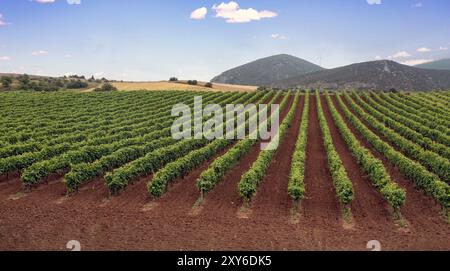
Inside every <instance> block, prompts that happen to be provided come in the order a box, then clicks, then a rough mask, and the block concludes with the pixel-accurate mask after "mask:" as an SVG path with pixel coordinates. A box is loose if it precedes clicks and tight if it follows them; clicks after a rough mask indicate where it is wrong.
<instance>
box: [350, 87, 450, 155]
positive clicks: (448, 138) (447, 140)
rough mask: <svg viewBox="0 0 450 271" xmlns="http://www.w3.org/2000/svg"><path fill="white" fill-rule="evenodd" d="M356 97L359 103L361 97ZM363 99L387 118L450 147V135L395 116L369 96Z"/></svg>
mask: <svg viewBox="0 0 450 271" xmlns="http://www.w3.org/2000/svg"><path fill="white" fill-rule="evenodd" d="M355 97H356V99H357V100H358V101H360V100H362V99H361V97H359V96H358V95H357V96H355ZM363 97H364V98H365V99H366V100H367V101H368V102H369V103H370V105H372V106H373V107H374V108H375V109H376V110H378V111H379V112H381V113H383V114H385V115H387V116H390V117H391V118H393V119H395V120H396V121H398V122H400V123H402V124H404V125H406V126H409V127H410V128H411V129H413V130H415V131H417V132H419V133H421V134H422V135H424V136H426V137H428V138H430V139H432V140H433V141H436V142H439V143H441V144H443V145H445V146H447V147H450V135H446V134H444V133H442V132H440V131H437V130H433V129H430V128H428V127H426V126H424V125H422V124H421V123H418V122H416V121H414V120H411V119H409V118H408V117H405V116H403V115H400V114H395V113H393V112H392V111H390V110H389V109H387V108H385V107H382V106H380V105H378V104H377V103H375V101H373V99H372V98H370V97H369V95H367V94H363Z"/></svg>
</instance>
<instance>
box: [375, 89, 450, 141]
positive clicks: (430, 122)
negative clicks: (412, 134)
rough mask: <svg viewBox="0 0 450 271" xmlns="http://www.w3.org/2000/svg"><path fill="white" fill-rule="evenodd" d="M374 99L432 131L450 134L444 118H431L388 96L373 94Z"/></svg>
mask: <svg viewBox="0 0 450 271" xmlns="http://www.w3.org/2000/svg"><path fill="white" fill-rule="evenodd" d="M372 97H374V98H375V100H376V101H377V102H378V103H379V104H381V105H383V106H385V107H386V108H388V109H389V110H391V111H393V112H395V113H397V114H402V115H403V116H405V117H407V118H411V119H412V120H415V121H417V122H420V123H422V124H423V125H426V126H428V127H429V128H431V129H436V130H439V131H441V132H443V133H447V134H450V129H449V128H447V126H445V125H446V121H445V120H443V119H442V118H438V117H434V116H430V115H429V114H425V113H422V112H420V111H418V110H415V109H414V108H411V107H408V106H405V105H404V104H403V103H399V102H396V101H395V100H393V99H391V98H390V97H389V95H387V94H382V95H381V97H380V96H378V95H377V94H375V93H372Z"/></svg>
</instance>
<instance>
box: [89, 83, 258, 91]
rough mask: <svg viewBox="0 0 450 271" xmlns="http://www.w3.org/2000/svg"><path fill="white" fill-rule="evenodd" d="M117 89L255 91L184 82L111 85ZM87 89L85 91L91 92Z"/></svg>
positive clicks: (222, 85)
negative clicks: (207, 86) (210, 86)
mask: <svg viewBox="0 0 450 271" xmlns="http://www.w3.org/2000/svg"><path fill="white" fill-rule="evenodd" d="M112 84H113V85H114V86H115V87H116V88H117V89H119V90H121V91H134V90H196V91H202V90H206V91H211V90H216V91H243V92H251V91H256V89H257V87H255V86H240V85H227V84H213V88H212V89H211V88H206V87H204V84H205V82H198V85H196V86H193V85H188V84H187V83H184V82H179V83H176V82H168V81H154V82H114V83H112ZM92 90H93V89H88V90H86V91H92Z"/></svg>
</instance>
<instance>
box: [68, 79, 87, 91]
mask: <svg viewBox="0 0 450 271" xmlns="http://www.w3.org/2000/svg"><path fill="white" fill-rule="evenodd" d="M88 86H89V85H88V84H87V83H86V82H83V81H81V80H79V79H78V80H70V82H68V83H67V85H66V87H67V88H68V89H79V88H87V87H88Z"/></svg>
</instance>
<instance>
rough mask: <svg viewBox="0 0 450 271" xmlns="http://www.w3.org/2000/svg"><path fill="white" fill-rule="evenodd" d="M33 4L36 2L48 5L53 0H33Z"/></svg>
mask: <svg viewBox="0 0 450 271" xmlns="http://www.w3.org/2000/svg"><path fill="white" fill-rule="evenodd" d="M34 2H38V3H40V4H49V3H54V2H55V0H34Z"/></svg>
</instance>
